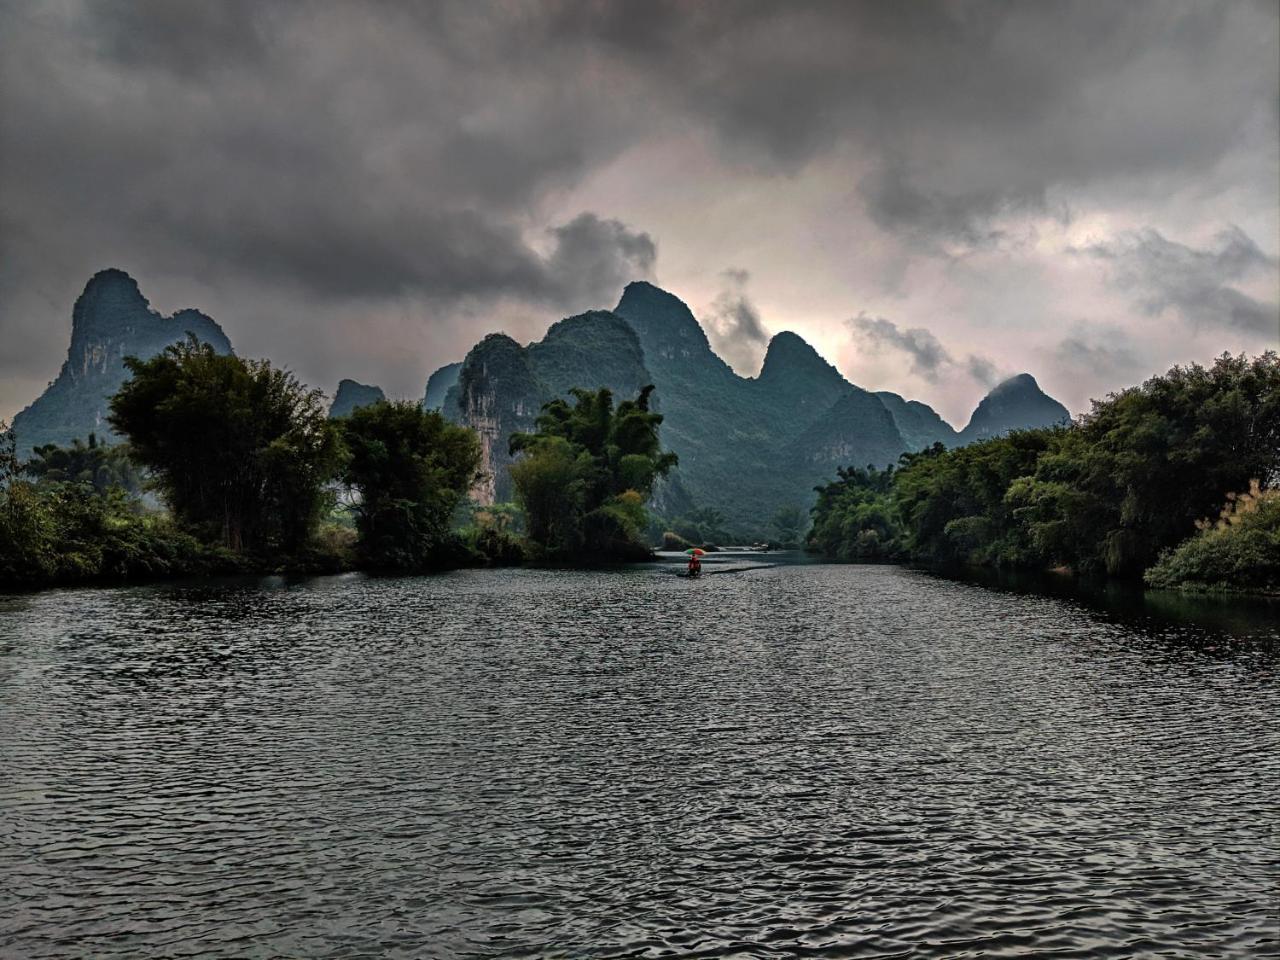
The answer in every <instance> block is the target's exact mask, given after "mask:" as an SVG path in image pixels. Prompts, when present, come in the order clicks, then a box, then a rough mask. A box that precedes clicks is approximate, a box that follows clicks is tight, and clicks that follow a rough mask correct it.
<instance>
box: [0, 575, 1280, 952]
mask: <svg viewBox="0 0 1280 960" xmlns="http://www.w3.org/2000/svg"><path fill="white" fill-rule="evenodd" d="M1264 634H1265V635H1264ZM0 638H3V639H0V955H2V956H5V957H10V956H12V957H23V958H39V957H80V956H94V957H154V956H174V957H180V956H202V957H246V956H252V957H302V956H305V957H375V956H376V957H422V956H438V957H476V958H480V957H545V956H561V957H593V958H594V957H641V958H657V957H753V958H766V957H833V958H836V957H850V958H852V957H868V958H871V957H878V958H887V957H912V958H918V957H939V958H943V957H945V958H955V957H1046V958H1048V957H1052V958H1067V957H1085V956H1087V957H1135V956H1178V957H1184V956H1214V957H1226V956H1240V957H1245V956H1257V955H1261V954H1266V953H1268V952H1274V951H1276V950H1277V949H1278V948H1280V938H1278V937H1277V934H1276V923H1277V921H1276V912H1275V902H1276V901H1275V896H1276V877H1277V873H1278V871H1280V850H1278V849H1277V839H1276V838H1277V835H1278V834H1280V831H1277V827H1278V826H1280V815H1278V813H1277V808H1276V802H1275V799H1274V798H1275V797H1276V796H1280V761H1278V760H1277V758H1278V757H1280V750H1278V749H1277V748H1280V742H1278V741H1280V735H1278V734H1277V724H1276V722H1275V720H1276V717H1277V706H1280V695H1278V693H1277V685H1276V663H1277V656H1276V646H1277V644H1276V642H1275V637H1274V631H1272V630H1271V629H1270V628H1266V629H1264V630H1263V631H1261V632H1258V631H1255V632H1254V634H1253V635H1251V636H1249V637H1248V638H1247V639H1246V641H1244V642H1242V641H1241V640H1240V637H1239V636H1238V635H1232V634H1227V633H1222V632H1218V631H1214V630H1213V629H1210V628H1204V627H1196V626H1193V625H1187V624H1182V625H1179V624H1177V623H1172V622H1169V621H1152V622H1136V621H1133V620H1126V619H1117V618H1115V617H1110V616H1105V615H1102V614H1098V613H1095V612H1092V611H1090V610H1089V609H1087V608H1084V607H1081V606H1080V605H1078V604H1074V603H1072V602H1070V601H1069V600H1065V599H1062V598H1049V597H1037V596H1023V595H1017V594H1008V593H998V592H994V591H991V590H987V589H983V588H980V587H977V586H973V585H970V584H963V583H956V582H950V581H946V580H939V579H935V578H932V577H928V576H925V575H923V574H918V573H913V572H909V571H904V570H900V569H894V568H876V567H822V566H814V567H805V568H795V567H791V568H788V567H778V568H774V569H768V570H758V571H755V572H752V573H750V574H747V575H742V576H722V577H709V578H704V579H703V580H702V581H701V582H697V581H693V582H691V581H686V580H681V579H678V578H675V577H672V576H670V575H669V571H668V570H666V569H663V568H657V567H649V568H635V569H630V570H620V571H616V572H610V573H604V574H577V573H565V572H541V571H531V570H520V571H505V572H484V571H471V572H462V573H457V574H450V575H446V576H440V577H433V578H410V579H378V578H368V577H363V576H358V575H350V576H345V577H334V578H323V579H318V580H308V581H302V582H289V581H286V580H283V579H272V580H266V581H244V582H236V581H228V582H222V583H214V584H204V585H200V586H191V585H170V586H159V587H148V588H139V589H129V590H73V591H54V592H49V593H45V594H40V595H36V596H33V597H25V598H9V599H5V600H0Z"/></svg>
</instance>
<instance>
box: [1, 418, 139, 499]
mask: <svg viewBox="0 0 1280 960" xmlns="http://www.w3.org/2000/svg"><path fill="white" fill-rule="evenodd" d="M25 469H26V472H27V473H28V474H30V475H31V476H33V477H35V478H36V482H37V483H39V484H48V483H80V484H87V485H88V486H91V487H92V488H93V489H94V491H95V492H96V493H98V494H105V493H106V492H107V491H108V490H110V489H112V488H114V487H119V488H120V489H121V490H123V491H124V492H125V493H127V494H134V495H136V494H139V493H141V492H142V485H143V479H142V474H141V472H140V471H139V470H138V467H137V465H136V464H135V463H134V462H133V461H132V460H131V459H130V458H129V449H128V446H127V445H126V444H123V443H117V444H103V443H98V438H97V436H96V435H94V434H92V433H90V434H89V440H88V442H87V443H86V442H85V441H83V440H81V439H80V438H79V437H76V438H75V439H74V440H72V441H71V445H70V446H68V447H60V446H58V445H57V444H54V443H46V444H44V445H43V446H39V447H36V448H35V450H34V451H33V453H32V457H31V459H30V460H28V461H27V463H26V467H25Z"/></svg>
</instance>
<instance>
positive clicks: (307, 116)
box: [0, 0, 1280, 408]
mask: <svg viewBox="0 0 1280 960" xmlns="http://www.w3.org/2000/svg"><path fill="white" fill-rule="evenodd" d="M1277 22H1278V21H1277V14H1276V11H1275V9H1274V6H1272V5H1268V4H1259V3H1246V2H1224V3H1215V4H1204V3H1197V2H1176V0H1162V2H1134V3H1124V4H1098V3H1093V2H1089V0H1080V2H1065V0H1063V2H1059V0H1049V2H1045V3H1036V4H1015V3H1005V2H1000V0H974V2H967V3H959V4H957V3H952V2H947V0H920V2H916V3H910V4H890V3H882V2H878V0H813V2H808V3H804V4H777V3H773V2H767V0H737V2H730V0H705V2H701V3H698V4H696V5H689V4H685V3H681V2H678V0H652V2H643V3H641V2H631V0H620V2H616V3H595V2H590V0H545V2H532V0H515V2H512V3H509V4H504V5H502V6H501V7H489V6H487V5H482V4H475V3H471V2H463V0H453V2H450V0H441V2H438V3H431V4H417V3H409V2H403V3H400V2H394V0H382V2H370V3H364V4H351V3H344V2H337V0H315V2H308V3H302V2H295V0H278V2H275V3H271V4H254V3H247V2H246V3H239V2H236V3H201V2H196V0H60V2H58V3H52V4H31V3H26V2H21V0H0V334H2V335H3V339H4V342H5V347H6V348H5V350H4V351H0V380H4V381H6V382H16V380H17V378H18V377H19V376H21V377H22V378H24V382H29V380H30V379H31V377H32V375H33V373H32V372H33V371H34V376H35V377H36V378H42V377H44V376H48V375H52V374H53V372H54V371H56V369H57V364H58V362H59V361H60V359H61V353H62V351H63V350H64V349H65V324H66V322H67V315H68V313H69V306H70V303H71V302H72V301H73V300H74V297H75V295H76V293H77V292H78V290H79V288H80V286H81V285H82V284H83V283H84V281H85V280H86V279H87V278H88V277H89V276H90V275H91V274H92V273H93V272H94V271H95V270H97V269H99V268H101V267H104V266H108V265H117V266H121V267H123V268H126V269H128V270H130V271H131V272H132V273H134V274H135V275H136V276H137V278H138V279H139V281H140V282H141V283H142V285H143V288H144V290H153V289H158V290H159V291H160V293H161V294H165V293H168V294H170V295H172V296H174V297H177V298H178V301H177V302H176V303H168V304H167V307H168V308H169V309H172V308H174V307H177V306H182V305H184V303H185V302H194V303H195V305H197V306H203V307H206V308H207V309H210V310H218V311H219V316H218V319H219V320H220V321H222V322H224V324H226V325H227V327H228V329H229V331H230V332H231V334H232V335H233V336H234V337H237V339H239V340H240V341H241V342H244V341H245V340H246V339H247V340H249V341H251V348H252V349H255V350H258V351H260V352H265V353H269V354H271V355H273V356H277V357H279V358H280V359H282V360H284V361H289V362H295V361H299V362H301V364H302V367H301V369H300V370H299V373H300V374H302V375H303V376H329V375H330V373H331V372H332V371H333V369H334V368H335V367H337V366H339V365H340V363H341V362H347V360H348V359H349V358H339V359H333V358H330V359H329V360H324V359H323V358H320V357H319V356H318V354H316V353H315V351H318V350H319V349H320V348H319V346H316V345H315V344H318V343H324V342H327V341H326V337H325V336H318V337H300V336H299V331H301V330H306V329H308V328H309V327H313V326H315V325H319V324H327V325H335V324H336V325H342V324H351V325H358V324H364V323H372V322H373V321H372V320H370V319H368V318H370V317H374V316H377V317H380V318H381V320H380V321H379V322H380V323H382V324H383V325H384V326H388V327H390V326H394V328H395V331H396V333H397V335H401V336H404V335H406V334H409V333H414V332H415V331H416V332H417V333H418V335H419V337H420V340H419V343H425V344H427V345H429V347H430V349H431V350H432V351H434V352H435V353H437V354H440V355H442V356H433V357H431V358H428V359H424V360H423V361H422V366H423V367H424V369H429V367H430V366H431V364H432V362H433V361H435V360H438V359H442V358H443V359H455V358H457V357H460V356H461V355H462V353H463V352H465V350H466V348H467V347H468V346H469V345H470V342H472V341H473V340H474V339H475V337H476V336H477V335H479V334H481V333H484V332H486V329H485V328H486V325H488V324H492V323H494V322H497V321H496V320H495V319H494V318H495V317H498V316H502V317H507V316H512V315H519V316H524V317H538V318H540V319H539V320H537V321H536V323H543V324H545V323H547V322H550V321H551V320H552V319H554V318H555V316H556V315H557V314H558V313H562V312H565V311H568V310H571V309H580V308H582V307H584V306H591V305H597V304H599V305H607V304H608V303H609V302H611V301H612V300H613V298H614V297H615V296H616V294H617V290H616V289H615V290H609V289H608V287H609V286H610V285H617V284H620V283H622V282H625V280H626V279H630V278H632V277H634V276H643V275H648V276H652V275H653V272H654V267H655V255H656V253H655V250H656V245H655V242H654V240H653V239H652V238H651V237H650V236H649V235H647V234H645V233H641V232H640V231H642V230H643V231H649V232H650V233H651V234H652V236H653V237H656V238H657V239H658V240H661V241H662V242H663V244H664V257H665V256H669V254H668V253H666V252H665V251H668V250H671V249H680V250H681V251H682V255H683V256H685V257H693V258H700V262H697V263H693V264H687V263H682V264H681V266H682V268H684V270H685V271H686V272H687V273H696V272H698V271H701V272H702V273H704V274H705V273H709V272H710V270H709V268H708V264H720V263H723V262H725V254H724V252H723V250H722V249H720V245H718V244H717V245H715V247H714V248H712V245H711V244H710V243H709V242H704V245H703V246H704V248H703V249H690V248H689V247H687V246H680V245H678V244H673V243H672V242H671V238H670V237H669V236H668V235H665V234H664V231H668V232H669V233H670V234H671V235H672V236H675V235H676V234H680V233H683V232H686V231H687V232H689V233H692V232H693V231H692V230H689V229H688V228H690V226H691V225H692V224H693V223H694V222H695V221H696V220H697V218H698V217H699V211H698V210H697V209H694V205H692V204H690V205H689V206H688V207H687V208H686V209H682V210H679V211H677V212H676V213H674V214H673V213H670V212H668V213H667V214H666V217H667V218H666V220H665V221H664V222H663V223H662V224H661V225H658V224H656V223H654V222H649V221H646V220H644V219H643V217H642V216H638V215H635V214H633V215H630V216H626V217H624V219H627V220H629V221H631V222H630V224H629V225H625V226H624V225H623V224H621V223H618V222H617V220H616V219H615V218H617V217H618V216H619V215H620V214H619V212H618V211H616V210H614V209H611V208H610V204H609V196H608V192H607V191H605V195H604V198H603V200H600V199H599V198H596V199H593V200H592V202H589V203H587V202H584V203H580V204H576V205H575V204H574V203H573V201H572V198H573V196H574V192H575V191H576V190H580V189H582V188H583V185H584V184H588V183H590V182H592V178H593V177H594V176H595V175H596V174H599V173H600V172H601V171H607V170H608V169H609V168H610V165H611V164H615V163H616V162H618V161H619V159H620V158H625V157H628V156H632V155H633V154H634V152H636V151H642V150H644V149H647V148H650V147H653V146H654V145H665V146H669V145H672V144H675V145H678V146H679V148H680V149H682V150H687V151H688V153H689V154H690V155H699V156H700V155H701V153H700V151H702V150H703V149H704V148H705V151H706V154H707V159H706V164H707V166H706V168H704V169H702V170H689V171H688V176H687V181H688V182H686V178H685V177H684V176H682V177H681V178H680V182H678V183H672V182H670V180H669V179H666V180H664V179H663V178H662V177H660V176H658V175H656V174H655V175H654V176H653V177H652V178H651V179H650V180H648V181H644V178H643V174H642V175H641V176H640V178H639V179H640V180H641V181H643V182H640V183H638V184H636V185H635V190H636V191H637V192H641V193H644V192H647V193H649V194H652V195H653V196H654V197H670V196H673V195H678V194H677V193H676V190H677V189H679V188H687V189H690V190H691V191H693V192H690V193H689V194H687V195H689V196H695V197H700V196H701V194H700V192H697V191H696V189H695V187H696V185H695V187H691V184H695V180H696V178H697V177H699V176H700V177H701V180H700V181H697V184H701V185H705V184H707V183H716V182H728V180H729V179H730V178H739V179H737V180H735V181H734V182H735V184H738V185H741V184H749V185H750V188H751V190H752V191H753V194H752V201H753V203H752V209H751V216H752V220H751V223H750V225H749V227H748V228H746V229H744V231H743V232H744V233H746V234H751V235H754V236H758V237H759V238H760V241H759V242H760V245H761V246H762V247H763V246H765V245H767V244H768V243H769V242H770V238H771V233H772V231H773V230H774V228H775V227H776V226H777V225H778V224H779V222H781V221H782V220H783V219H784V217H785V214H786V211H782V210H779V209H775V208H773V207H771V206H770V203H771V201H770V186H771V184H774V183H781V182H791V181H792V180H794V179H795V178H799V177H812V178H814V180H813V182H814V184H815V190H814V192H815V193H816V194H818V193H820V194H824V195H826V196H829V197H831V198H832V199H833V201H839V202H840V203H844V201H845V200H848V201H849V202H848V203H847V204H844V206H846V207H847V208H848V213H849V216H851V217H853V218H864V219H869V221H870V222H871V223H872V224H874V225H876V226H878V227H879V228H880V229H882V230H885V231H888V232H890V233H892V234H894V235H895V236H897V237H898V238H901V239H902V240H904V241H905V243H906V245H907V249H908V251H909V252H908V254H907V255H910V254H911V253H925V254H931V253H936V252H938V251H940V250H942V249H943V248H944V246H945V247H947V248H951V247H954V246H955V245H957V244H958V245H959V246H961V247H973V248H991V247H993V246H1000V245H1001V244H1002V240H1003V239H1004V237H1005V234H1004V231H1005V229H1006V226H1005V225H1003V224H1002V222H1001V221H1002V220H1003V219H1004V218H1005V217H1007V215H1009V214H1021V213H1028V212H1030V213H1037V212H1038V213H1043V212H1045V211H1047V210H1050V209H1056V208H1057V205H1058V203H1059V199H1058V198H1057V197H1056V195H1055V194H1056V192H1057V191H1062V190H1068V191H1076V192H1077V193H1079V192H1084V193H1089V192H1091V191H1092V192H1093V193H1092V194H1091V195H1097V192H1098V191H1105V190H1107V189H1111V190H1114V191H1116V192H1117V193H1122V194H1123V195H1125V196H1126V197H1127V196H1130V195H1132V194H1136V193H1141V192H1142V191H1144V190H1146V191H1148V192H1151V193H1153V194H1154V193H1155V192H1157V191H1166V190H1167V189H1168V185H1169V183H1173V184H1175V185H1178V184H1181V185H1188V184H1191V185H1195V184H1199V183H1200V182H1202V181H1203V180H1204V178H1205V177H1206V176H1209V175H1211V174H1214V172H1215V171H1218V170H1219V169H1220V168H1221V166H1222V164H1224V162H1226V161H1227V160H1228V159H1230V158H1233V157H1236V156H1237V155H1243V156H1249V157H1254V156H1264V157H1271V156H1272V155H1273V154H1274V142H1275V139H1276V102H1277V101H1276V89H1277V85H1278V84H1280V66H1278V65H1277V60H1278V58H1277V56H1276V45H1277V44H1276V35H1277ZM690 145H693V146H690ZM1267 151H1271V153H1267ZM1231 178H1232V184H1233V187H1238V189H1239V190H1241V191H1242V192H1243V193H1244V194H1246V195H1249V196H1255V197H1257V198H1258V204H1257V205H1256V206H1258V207H1259V208H1263V209H1265V208H1266V205H1267V204H1268V203H1270V204H1274V196H1275V171H1274V165H1273V164H1272V163H1271V162H1270V161H1267V162H1260V163H1257V164H1254V165H1253V166H1246V167H1242V168H1241V170H1240V171H1239V172H1237V171H1235V170H1234V169H1233V170H1232V173H1231ZM566 198H569V201H568V203H567V205H566ZM659 206H660V205H655V208H657V207H659ZM841 209H844V207H841ZM582 210H587V211H591V212H589V213H586V214H583V215H581V216H579V215H578V214H579V211H582ZM566 221H567V222H566ZM557 224H558V226H557ZM548 229H550V230H551V234H550V235H549V236H548V233H547V230H548ZM778 242H779V243H780V242H781V241H778ZM777 254H778V255H777V258H776V260H775V262H776V268H777V272H778V273H779V275H786V273H787V271H788V269H789V267H790V266H791V265H792V264H791V263H790V262H789V261H788V260H787V253H786V251H785V249H779V250H778V251H777ZM770 255H771V256H772V251H771V253H770ZM735 262H740V261H735ZM1197 262H1198V261H1197ZM753 266H754V265H753ZM755 269H757V271H758V272H759V270H760V268H759V267H755ZM757 282H761V280H760V278H758V279H757ZM1137 286H1140V284H1135V289H1136V288H1137ZM1147 296H1148V300H1149V299H1150V295H1149V294H1148V295H1147ZM162 299H163V297H162ZM744 302H745V301H744ZM1168 302H1169V303H1171V304H1173V305H1175V306H1178V308H1179V309H1191V310H1192V312H1198V313H1199V314H1201V315H1203V314H1207V313H1209V312H1213V313H1215V314H1220V315H1226V316H1230V317H1232V318H1234V320H1233V322H1234V323H1235V325H1236V327H1237V328H1239V329H1250V330H1256V329H1258V328H1259V324H1260V323H1261V318H1260V315H1259V314H1258V307H1259V301H1257V300H1256V298H1255V299H1251V295H1250V294H1249V292H1248V291H1247V290H1246V289H1243V288H1241V287H1239V286H1238V285H1236V284H1234V283H1231V282H1227V283H1225V284H1223V283H1220V284H1219V285H1218V286H1217V287H1212V286H1210V287H1208V288H1203V285H1202V288H1198V292H1192V293H1188V292H1185V291H1184V292H1183V293H1182V294H1180V295H1179V296H1178V297H1177V298H1171V299H1169V301H1168ZM1197 303H1198V304H1199V305H1198V306H1197V305H1196V304H1197ZM229 305H230V306H233V307H234V309H232V310H228V309H226V307H228V306H229ZM747 306H748V307H750V304H747ZM1268 306H1269V304H1267V303H1261V307H1262V308H1263V312H1264V313H1265V309H1266V308H1267V307H1268ZM821 309H825V310H827V311H828V315H830V316H839V315H842V312H843V308H842V306H841V305H840V304H837V303H831V304H829V305H825V306H823V307H821ZM813 312H817V311H816V310H815V311H813ZM731 315H732V311H731V312H730V313H729V314H726V316H731ZM749 316H750V313H749V312H748V313H743V314H742V315H741V316H739V317H738V319H737V320H736V321H735V322H736V323H737V324H738V329H740V330H741V331H743V332H742V334H741V339H742V340H743V342H744V343H746V344H748V345H749V346H752V347H754V345H755V344H757V342H758V341H757V340H756V339H753V336H754V334H753V333H752V331H753V329H754V328H753V327H752V325H751V323H750V321H749V319H748V320H747V321H746V324H745V326H744V325H743V323H744V321H743V318H744V317H749ZM755 319H756V323H755V327H759V324H758V314H757V315H756V316H755ZM526 322H527V323H529V324H531V325H536V323H535V321H533V320H528V321H526ZM527 332H529V333H536V331H535V330H532V328H530V329H529V330H528V331H527ZM369 341H370V338H369V337H368V336H365V337H361V338H348V339H345V340H342V343H343V344H344V345H345V346H346V348H347V349H349V350H350V351H353V352H358V351H361V350H365V349H368V348H369V347H368V344H369ZM925 348H926V352H927V344H925ZM308 351H311V352H308ZM401 353H403V351H401ZM922 355H923V354H922ZM357 359H358V358H357ZM369 362H370V363H372V362H373V360H372V359H370V360H369ZM916 362H921V363H923V364H924V365H923V366H922V367H921V369H923V370H929V369H930V367H929V366H928V362H929V361H928V360H923V361H916ZM360 375H361V376H362V377H363V378H365V379H371V378H373V377H374V375H375V371H367V370H366V371H363V372H361V373H360ZM415 375H416V374H415ZM4 389H5V388H4V386H3V385H0V394H2V393H3V390H4ZM24 389H27V388H26V387H24ZM405 389H406V390H408V389H409V385H408V384H406V386H405ZM18 399H21V400H24V401H25V399H29V398H27V397H23V398H18ZM18 399H15V398H14V397H12V396H9V395H0V408H3V407H6V406H7V407H9V408H12V407H13V406H15V405H17V403H18Z"/></svg>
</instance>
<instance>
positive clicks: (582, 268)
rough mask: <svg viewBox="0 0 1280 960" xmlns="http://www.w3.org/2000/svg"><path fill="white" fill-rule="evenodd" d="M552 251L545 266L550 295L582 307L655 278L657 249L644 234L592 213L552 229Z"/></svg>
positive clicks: (552, 298) (556, 300) (605, 300)
mask: <svg viewBox="0 0 1280 960" xmlns="http://www.w3.org/2000/svg"><path fill="white" fill-rule="evenodd" d="M551 234H552V236H553V237H554V238H555V243H556V246H555V250H554V251H553V252H552V254H551V256H550V258H549V259H548V260H547V262H546V264H545V268H544V272H545V276H546V284H547V287H548V291H549V293H550V294H551V297H549V299H551V300H552V301H553V302H556V303H565V304H569V305H571V306H574V307H577V308H581V309H586V308H588V307H591V306H599V305H600V304H603V303H608V302H610V301H611V300H612V299H613V298H614V297H615V296H616V295H617V294H618V292H619V291H620V290H622V288H623V287H625V286H626V285H627V284H628V283H629V282H630V281H632V280H645V279H648V278H649V277H652V276H653V266H654V262H655V261H656V260H657V258H658V249H657V247H656V246H655V245H654V242H653V239H652V238H651V237H650V236H649V235H648V234H647V233H641V232H638V231H634V230H631V229H629V228H628V227H627V225H626V224H624V223H620V222H618V221H617V220H602V219H600V218H599V217H597V216H596V215H595V214H593V213H583V214H579V215H578V216H577V217H575V218H574V219H573V220H571V221H570V222H569V223H566V224H565V225H563V226H560V227H555V228H553V229H552V230H551Z"/></svg>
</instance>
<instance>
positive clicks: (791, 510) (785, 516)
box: [769, 506, 809, 545]
mask: <svg viewBox="0 0 1280 960" xmlns="http://www.w3.org/2000/svg"><path fill="white" fill-rule="evenodd" d="M769 525H770V526H771V527H772V528H773V533H774V536H776V537H777V538H778V542H779V543H783V544H787V545H790V544H797V543H799V542H800V541H801V540H803V539H804V533H805V530H807V529H808V528H809V517H808V515H807V514H806V513H805V512H804V510H803V508H801V507H797V506H790V507H780V508H779V509H778V511H777V512H776V513H775V514H774V515H773V519H772V520H771V521H770V522H769Z"/></svg>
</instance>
